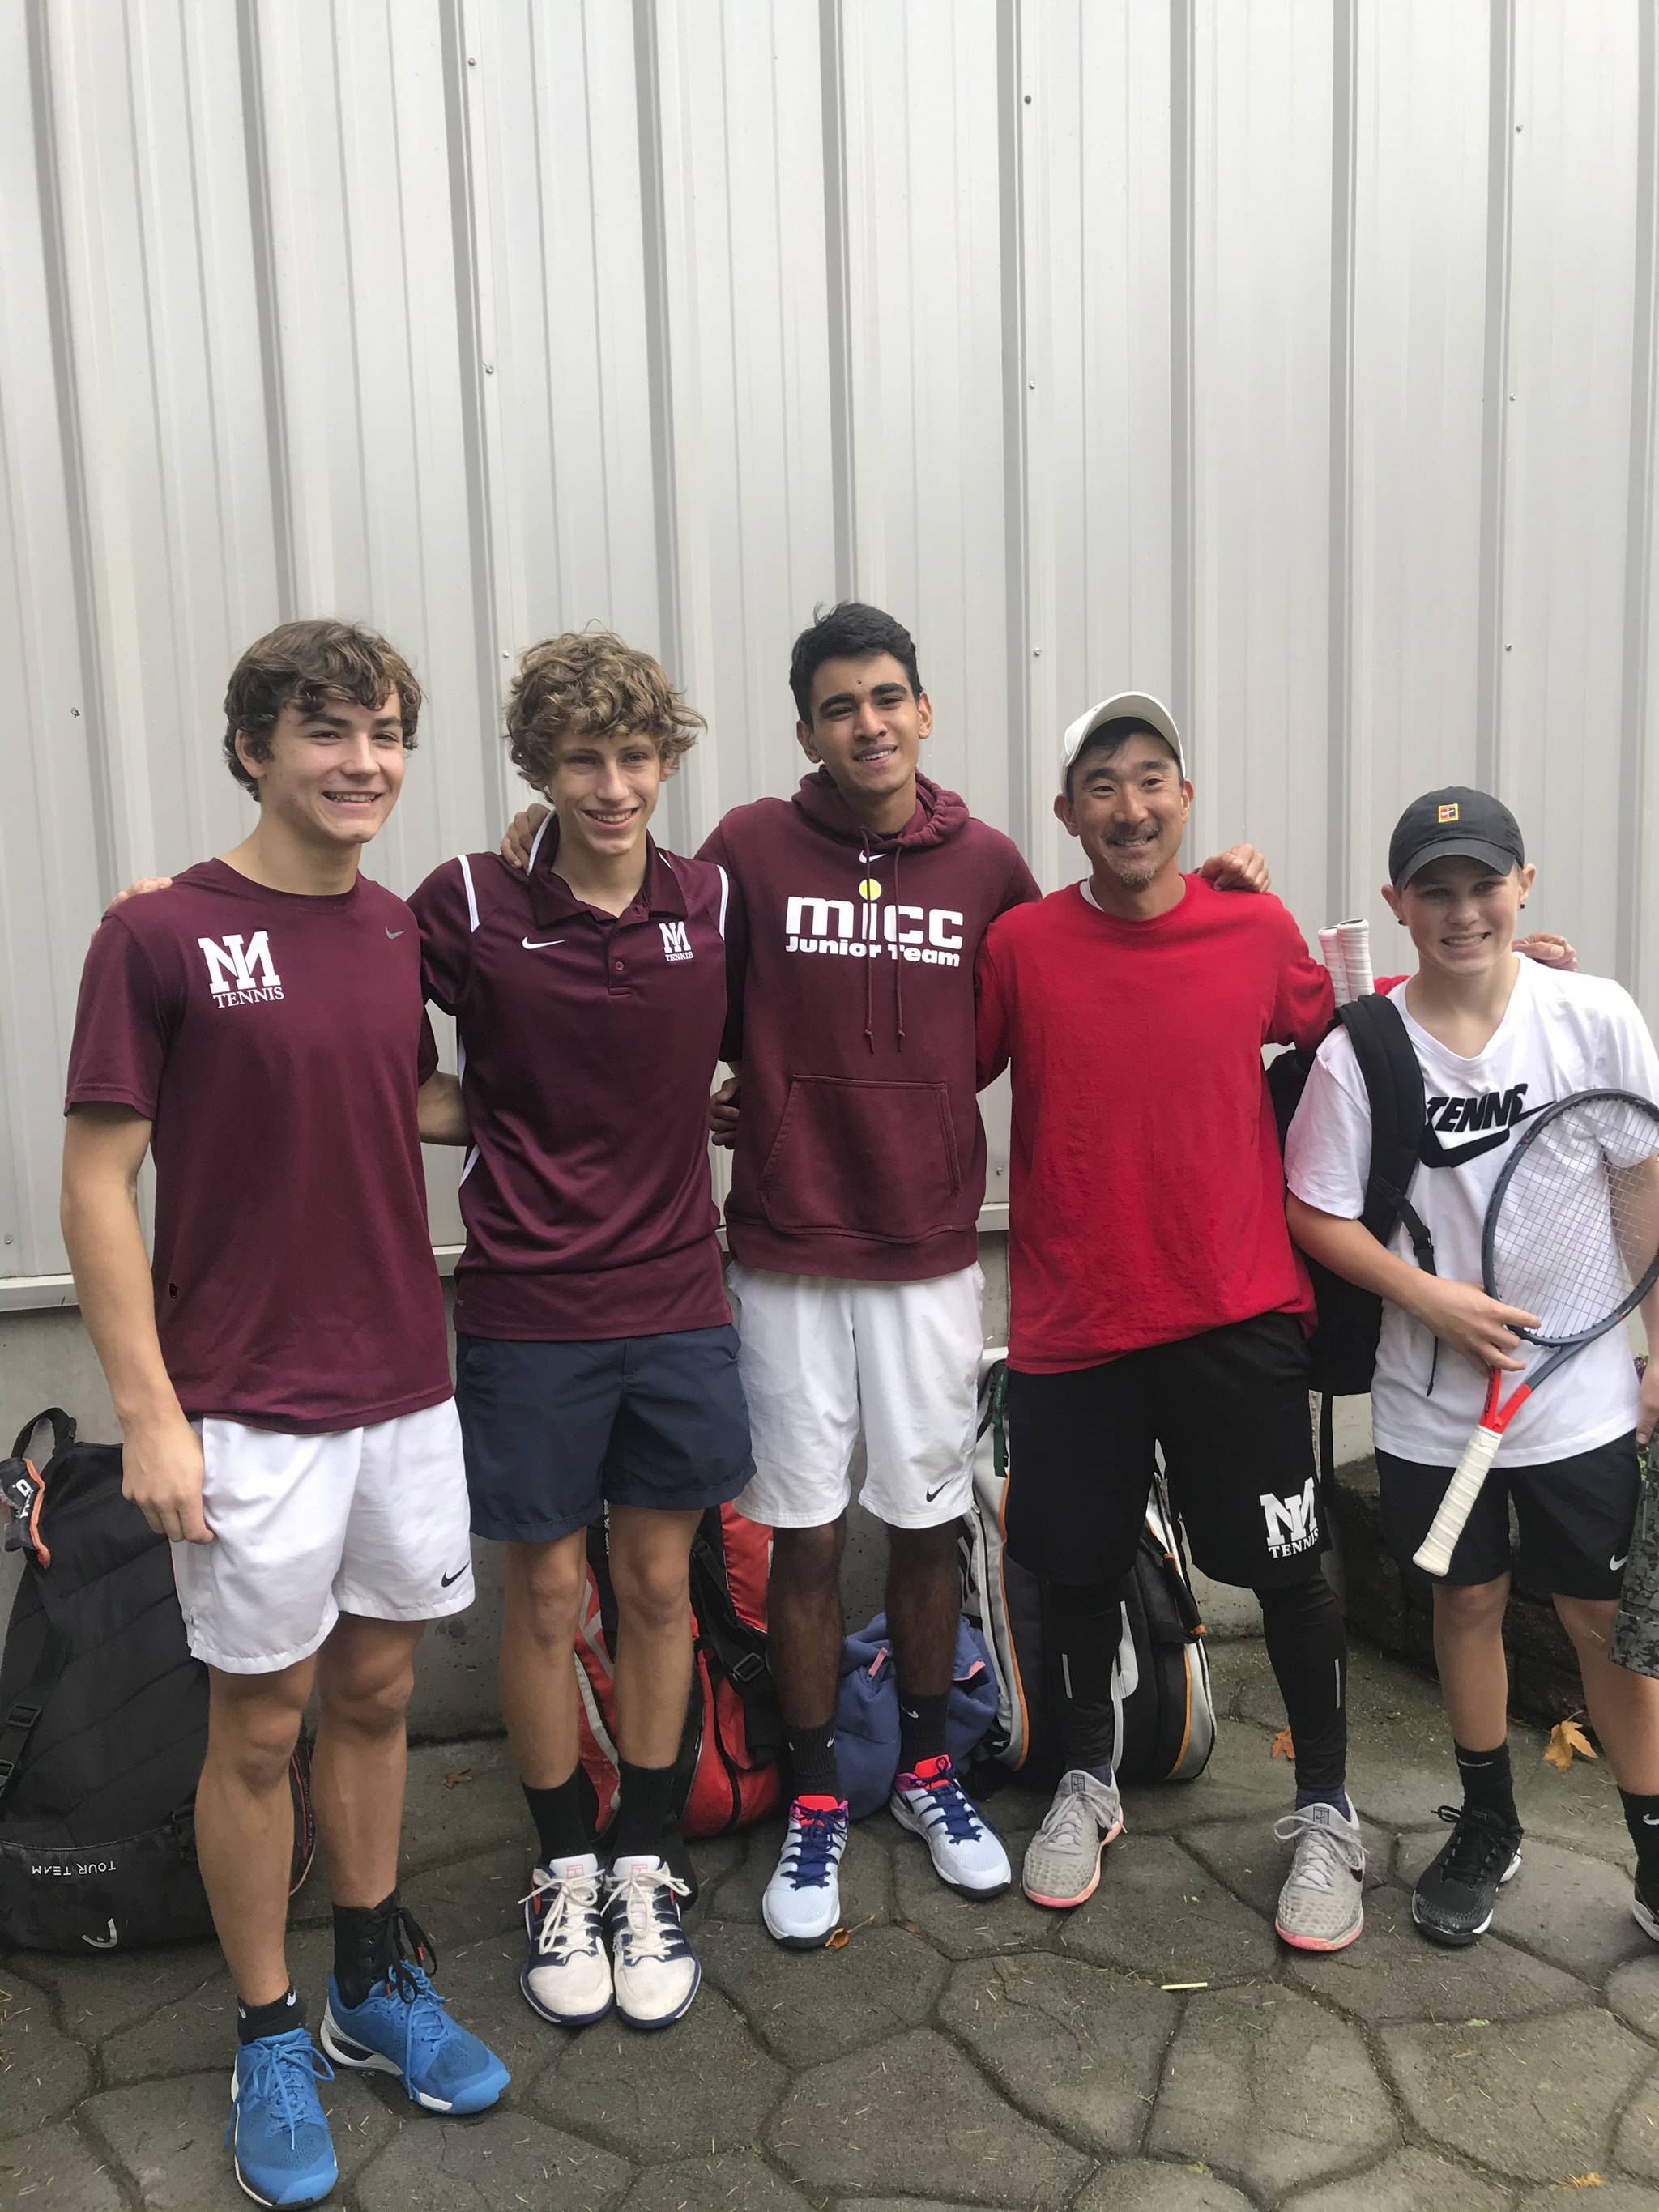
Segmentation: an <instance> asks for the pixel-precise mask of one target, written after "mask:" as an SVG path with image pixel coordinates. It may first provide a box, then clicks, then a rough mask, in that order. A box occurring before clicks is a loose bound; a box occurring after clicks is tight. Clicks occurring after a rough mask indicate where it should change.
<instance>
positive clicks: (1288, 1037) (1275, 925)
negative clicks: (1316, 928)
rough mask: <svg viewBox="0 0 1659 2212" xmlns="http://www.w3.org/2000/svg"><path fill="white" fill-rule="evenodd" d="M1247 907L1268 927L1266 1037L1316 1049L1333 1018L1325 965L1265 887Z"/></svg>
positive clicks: (1287, 911) (1331, 992)
mask: <svg viewBox="0 0 1659 2212" xmlns="http://www.w3.org/2000/svg"><path fill="white" fill-rule="evenodd" d="M1249 911H1251V912H1252V913H1255V914H1259V915H1261V919H1262V921H1263V922H1264V923H1265V924H1266V925H1267V927H1269V928H1270V929H1271V930H1272V931H1273V944H1274V950H1275V954H1276V957H1277V962H1278V974H1277V976H1276V979H1275V982H1274V989H1273V1012H1272V1013H1271V1015H1270V1016H1269V1018H1268V1029H1267V1042H1269V1043H1272V1044H1293V1045H1297V1046H1299V1047H1300V1048H1301V1049H1302V1050H1303V1051H1304V1052H1316V1051H1317V1050H1318V1048H1319V1045H1320V1042H1321V1040H1322V1038H1323V1037H1324V1036H1325V1034H1326V1032H1327V1030H1328V1029H1329V1028H1330V1025H1331V1024H1332V1023H1333V1022H1334V1020H1335V1019H1336V993H1335V991H1334V988H1333V987H1332V983H1331V976H1330V970H1329V969H1328V968H1327V967H1326V966H1325V965H1324V963H1323V962H1322V961H1319V960H1316V959H1315V958H1314V957H1313V955H1312V954H1311V953H1310V951H1309V950H1308V947H1307V944H1306V941H1305V940H1304V937H1303V934H1302V932H1301V931H1300V930H1299V929H1298V928H1297V925H1296V920H1295V917H1294V915H1291V912H1290V909H1289V908H1287V907H1285V906H1284V905H1282V904H1281V903H1280V902H1279V900H1278V899H1276V898H1275V897H1273V894H1272V893H1271V892H1270V891H1268V892H1263V893H1262V895H1261V897H1260V899H1259V900H1254V901H1251V902H1249Z"/></svg>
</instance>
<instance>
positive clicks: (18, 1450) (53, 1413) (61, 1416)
mask: <svg viewBox="0 0 1659 2212" xmlns="http://www.w3.org/2000/svg"><path fill="white" fill-rule="evenodd" d="M42 1421H50V1422H51V1424H52V1459H56V1458H58V1455H59V1454H60V1453H63V1452H66V1451H67V1450H68V1449H69V1448H70V1445H71V1444H72V1443H74V1442H75V1424H74V1422H73V1421H72V1420H71V1419H70V1417H69V1415H68V1414H67V1413H65V1412H64V1409H63V1407H61V1406H48V1407H46V1409H45V1411H44V1412H42V1413H37V1414H36V1415H35V1417H34V1419H33V1420H32V1421H25V1422H24V1424H23V1425H22V1427H21V1429H19V1431H17V1441H16V1443H15V1444H13V1446H12V1448H11V1455H12V1457H13V1458H14V1459H22V1458H23V1457H24V1456H25V1455H27V1451H28V1448H29V1440H30V1438H31V1437H33V1434H34V1432H35V1431H36V1430H37V1429H38V1428H39V1427H40V1424H41V1422H42ZM46 1463H47V1465H48V1466H50V1465H51V1463H52V1462H51V1461H50V1460H49V1461H48V1462H46Z"/></svg>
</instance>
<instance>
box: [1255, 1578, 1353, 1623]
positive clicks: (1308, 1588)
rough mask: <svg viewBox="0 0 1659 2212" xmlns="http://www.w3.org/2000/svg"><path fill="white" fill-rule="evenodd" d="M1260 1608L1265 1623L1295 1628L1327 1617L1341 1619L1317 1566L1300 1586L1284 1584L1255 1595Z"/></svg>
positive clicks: (1332, 1592)
mask: <svg viewBox="0 0 1659 2212" xmlns="http://www.w3.org/2000/svg"><path fill="white" fill-rule="evenodd" d="M1254 1595H1255V1601H1256V1603H1257V1604H1258V1605H1259V1606H1260V1607H1261V1614H1262V1619H1263V1620H1264V1621H1268V1620H1271V1621H1282V1622H1286V1623H1290V1624H1296V1623H1300V1622H1304V1621H1310V1620H1318V1619H1320V1618H1321V1617H1322V1615H1324V1614H1325V1613H1337V1614H1338V1617H1339V1618H1340V1608H1339V1607H1338V1606H1337V1602H1336V1592H1335V1591H1334V1589H1332V1588H1331V1586H1330V1584H1329V1583H1328V1582H1327V1581H1326V1579H1325V1570H1324V1569H1323V1567H1321V1566H1316V1567H1315V1568H1314V1570H1313V1571H1312V1572H1311V1573H1310V1574H1308V1575H1305V1576H1304V1577H1303V1579H1302V1580H1301V1581H1300V1582H1299V1583H1279V1584H1277V1585H1275V1586H1273V1587H1272V1588H1269V1589H1259V1590H1256V1591H1255V1592H1254Z"/></svg>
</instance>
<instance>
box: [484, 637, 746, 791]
mask: <svg viewBox="0 0 1659 2212" xmlns="http://www.w3.org/2000/svg"><path fill="white" fill-rule="evenodd" d="M707 728H708V724H707V723H706V722H705V721H704V720H703V718H702V715H701V714H698V713H696V710H695V709H694V708H690V707H688V706H687V705H686V703H685V701H684V699H683V698H682V697H681V696H680V694H679V692H678V691H677V690H675V688H674V686H673V684H671V683H670V682H669V680H668V677H667V675H666V673H665V671H664V670H663V668H662V666H661V665H660V664H659V662H657V661H654V660H653V659H652V658H651V655H650V654H649V653H639V652H636V651H635V648H634V647H632V646H631V645H624V644H623V641H622V640H621V639H620V638H619V637H617V636H616V635H614V633H613V632H611V630H608V629H581V630H566V631H565V633H564V635H562V637H550V638H544V640H543V641H542V642H541V644H539V645H532V646H531V647H528V649H527V650H526V653H524V655H523V657H522V659H520V662H519V672H518V674H517V675H516V676H515V677H514V678H513V684H512V687H511V689H510V690H508V692H507V748H508V750H509V751H510V752H511V754H512V756H513V766H514V768H516V769H518V771H519V774H520V775H521V776H522V777H523V778H524V780H525V781H526V783H528V784H532V785H534V787H535V788H536V789H537V790H538V791H545V790H546V788H547V786H548V782H549V781H550V778H551V776H552V774H553V763H554V760H555V757H556V754H557V752H558V747H559V740H560V739H561V738H565V737H581V738H597V737H602V736H604V735H605V734H606V732H611V731H620V730H628V731H631V732H635V733H636V734H637V735H639V736H641V737H646V738H650V739H651V741H652V743H653V744H654V745H655V746H656V748H657V757H658V759H659V761H660V762H661V763H662V771H663V774H664V775H672V774H673V772H674V770H675V769H677V768H678V766H679V764H680V763H681V761H682V760H683V759H684V757H685V756H686V754H687V753H688V752H690V750H691V748H692V746H693V745H694V744H696V742H697V732H698V731H699V730H703V729H707Z"/></svg>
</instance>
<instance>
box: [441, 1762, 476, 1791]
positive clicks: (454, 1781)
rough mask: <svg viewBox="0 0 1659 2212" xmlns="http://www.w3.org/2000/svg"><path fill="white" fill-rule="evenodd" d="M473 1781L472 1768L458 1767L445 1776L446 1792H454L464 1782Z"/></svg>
mask: <svg viewBox="0 0 1659 2212" xmlns="http://www.w3.org/2000/svg"><path fill="white" fill-rule="evenodd" d="M471 1779H472V1769H471V1767H470V1766H457V1767H455V1768H453V1770H452V1771H450V1772H449V1773H447V1774H446V1775H445V1777H444V1788H445V1789H446V1790H454V1789H456V1788H458V1787H459V1784H462V1783H463V1782H471Z"/></svg>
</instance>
